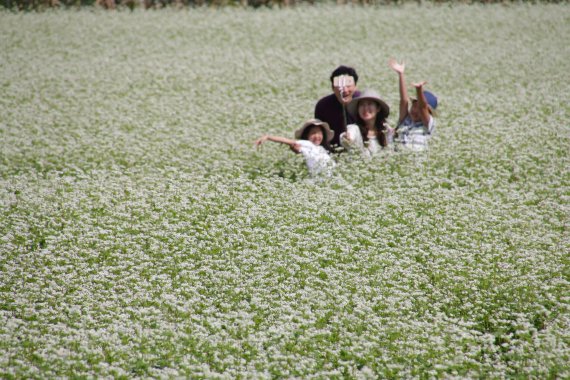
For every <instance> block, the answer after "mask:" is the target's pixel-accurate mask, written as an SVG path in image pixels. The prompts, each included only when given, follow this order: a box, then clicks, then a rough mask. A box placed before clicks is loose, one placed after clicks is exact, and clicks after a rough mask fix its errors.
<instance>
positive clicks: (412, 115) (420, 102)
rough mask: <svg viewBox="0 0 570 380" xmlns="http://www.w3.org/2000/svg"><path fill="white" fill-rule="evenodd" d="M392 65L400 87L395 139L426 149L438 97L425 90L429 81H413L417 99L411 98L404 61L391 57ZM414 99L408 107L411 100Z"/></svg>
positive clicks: (432, 130)
mask: <svg viewBox="0 0 570 380" xmlns="http://www.w3.org/2000/svg"><path fill="white" fill-rule="evenodd" d="M388 64H389V65H390V67H391V68H392V69H393V70H394V71H395V72H397V73H398V77H399V87H400V117H399V119H398V124H397V127H396V130H395V136H394V141H395V142H396V143H399V144H403V145H404V146H405V147H408V148H411V149H412V150H425V149H427V143H428V139H429V137H430V136H431V135H432V134H433V132H434V130H435V119H434V115H435V109H436V108H437V97H436V96H435V95H434V94H432V93H431V92H429V91H423V86H424V85H425V84H426V83H427V82H425V81H424V82H419V83H413V86H414V87H415V88H416V94H417V95H416V96H417V98H416V99H413V98H412V99H409V98H408V93H407V91H406V82H405V79H404V69H405V65H404V63H401V64H400V63H398V62H396V60H395V59H393V58H391V59H390V61H389V62H388ZM408 99H409V100H411V101H412V105H411V107H408V103H409V100H408Z"/></svg>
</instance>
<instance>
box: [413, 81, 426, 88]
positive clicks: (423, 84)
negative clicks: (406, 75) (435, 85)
mask: <svg viewBox="0 0 570 380" xmlns="http://www.w3.org/2000/svg"><path fill="white" fill-rule="evenodd" d="M426 84H427V81H425V80H424V81H422V82H416V83H412V86H414V87H415V88H422V87H423V86H425V85H426Z"/></svg>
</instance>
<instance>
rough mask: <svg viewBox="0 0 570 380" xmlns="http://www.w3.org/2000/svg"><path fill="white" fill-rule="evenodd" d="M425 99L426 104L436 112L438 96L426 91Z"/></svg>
mask: <svg viewBox="0 0 570 380" xmlns="http://www.w3.org/2000/svg"><path fill="white" fill-rule="evenodd" d="M424 97H425V98H426V102H427V104H428V105H429V106H430V107H431V109H432V110H435V109H436V108H437V96H435V95H434V94H432V93H431V92H429V91H424Z"/></svg>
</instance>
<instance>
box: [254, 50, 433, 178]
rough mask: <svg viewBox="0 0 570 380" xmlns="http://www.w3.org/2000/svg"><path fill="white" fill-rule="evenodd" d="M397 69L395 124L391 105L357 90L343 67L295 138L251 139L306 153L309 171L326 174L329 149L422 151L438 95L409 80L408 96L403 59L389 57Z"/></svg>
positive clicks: (355, 76) (370, 153)
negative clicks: (391, 119)
mask: <svg viewBox="0 0 570 380" xmlns="http://www.w3.org/2000/svg"><path fill="white" fill-rule="evenodd" d="M388 64H389V66H390V67H391V68H392V69H393V70H394V71H395V72H396V73H397V74H398V82H399V83H398V85H399V91H400V109H399V117H398V122H397V124H396V126H395V127H394V128H392V127H390V126H389V125H388V123H387V118H388V116H389V114H390V107H389V106H388V104H386V102H385V101H384V100H382V99H381V98H380V95H379V94H378V92H377V91H374V90H372V89H367V90H363V91H362V92H360V91H358V90H357V83H358V74H357V73H356V70H355V69H354V68H352V67H348V66H339V67H337V68H336V69H335V70H334V71H333V72H332V74H331V76H330V81H331V86H332V90H333V93H332V94H330V95H328V96H325V97H324V98H322V99H320V100H319V101H318V102H317V104H316V106H315V115H314V118H313V119H310V120H308V121H306V122H305V123H304V124H303V126H302V127H301V128H299V129H298V130H297V131H295V139H294V140H293V139H289V138H286V137H281V136H272V135H264V136H262V137H260V138H259V139H257V140H256V141H255V145H256V146H260V145H261V144H263V143H264V142H266V141H273V142H277V143H281V144H286V145H289V146H290V147H291V150H293V151H294V152H296V153H300V154H302V155H303V157H304V158H305V161H306V163H307V167H308V169H309V172H310V174H311V175H316V174H320V173H322V172H324V171H326V172H328V173H330V169H331V168H332V166H334V161H333V160H332V159H331V156H330V153H331V152H342V151H348V152H359V153H361V154H362V155H364V156H366V157H370V156H373V155H374V154H376V153H377V152H379V151H380V150H382V149H384V148H386V147H388V146H390V145H394V146H395V147H405V148H409V149H412V150H425V149H426V148H427V142H428V139H429V137H430V136H431V135H432V134H433V132H434V129H435V124H436V123H435V119H434V116H435V110H436V108H437V97H436V96H435V95H434V94H433V93H431V92H429V91H425V90H424V89H423V88H424V86H425V85H426V82H425V81H423V82H417V83H413V86H414V88H415V92H416V93H415V97H408V92H407V89H406V81H405V78H404V70H405V65H404V63H398V62H397V61H396V60H394V59H390V60H389V62H388Z"/></svg>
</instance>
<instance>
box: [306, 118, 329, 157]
mask: <svg viewBox="0 0 570 380" xmlns="http://www.w3.org/2000/svg"><path fill="white" fill-rule="evenodd" d="M313 127H319V128H320V129H321V131H322V132H323V141H321V146H322V147H323V148H325V149H326V151H327V152H330V150H331V144H330V143H329V140H328V139H327V131H326V130H325V128H324V127H323V126H322V125H316V124H311V125H310V126H308V127H307V128H305V130H304V131H303V133H302V134H301V140H308V139H309V131H310V130H311V129H312V128H313Z"/></svg>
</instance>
